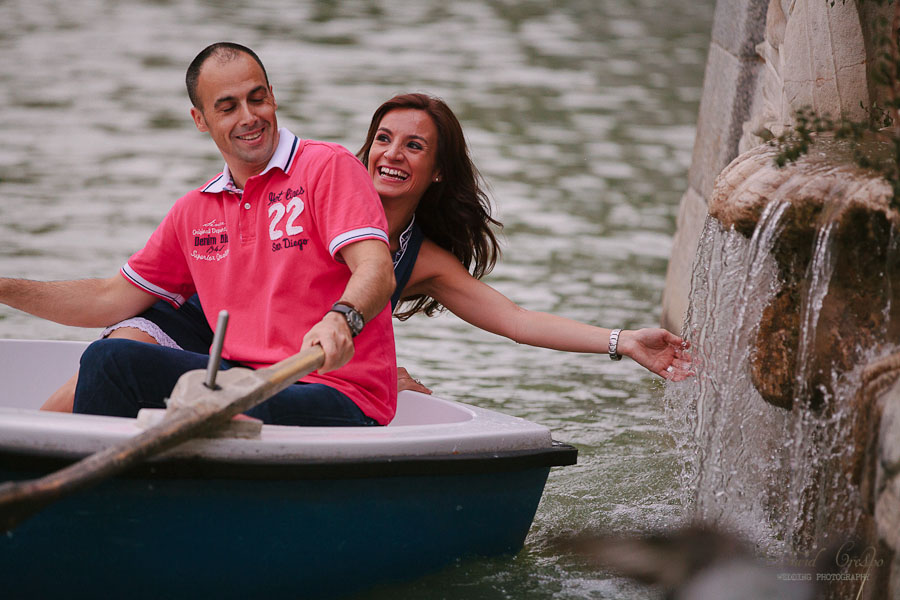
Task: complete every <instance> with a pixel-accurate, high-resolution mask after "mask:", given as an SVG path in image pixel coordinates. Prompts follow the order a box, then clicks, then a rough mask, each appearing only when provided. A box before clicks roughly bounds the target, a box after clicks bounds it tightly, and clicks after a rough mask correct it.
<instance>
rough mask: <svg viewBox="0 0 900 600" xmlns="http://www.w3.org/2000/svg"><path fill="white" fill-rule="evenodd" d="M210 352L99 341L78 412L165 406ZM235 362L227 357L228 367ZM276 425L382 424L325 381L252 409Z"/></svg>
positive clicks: (82, 382) (85, 371)
mask: <svg viewBox="0 0 900 600" xmlns="http://www.w3.org/2000/svg"><path fill="white" fill-rule="evenodd" d="M208 361H209V356H208V355H206V354H199V353H196V352H188V351H187V350H176V349H173V348H164V347H162V346H156V345H154V344H145V343H143V342H135V341H133V340H126V339H115V338H113V339H105V340H98V341H96V342H94V343H93V344H91V345H90V346H88V348H87V350H85V351H84V354H82V356H81V370H80V371H79V374H78V386H77V387H76V388H75V412H76V413H85V414H93V415H111V416H116V417H136V416H137V413H138V411H139V410H140V409H142V408H165V403H164V402H163V400H164V399H165V398H167V397H168V396H169V394H171V393H172V388H174V387H175V382H176V381H178V378H179V377H180V376H181V375H182V374H183V373H185V372H187V371H190V370H193V369H205V368H206V364H207V362H208ZM233 366H235V365H234V364H230V363H228V361H225V360H223V361H222V367H221V368H222V369H228V368H231V367H233ZM244 414H246V415H249V416H251V417H255V418H257V419H261V420H262V421H263V423H269V424H275V425H308V426H323V427H328V426H332V427H336V426H352V425H377V424H378V423H377V422H376V421H375V420H374V419H372V418H370V417H368V416H366V415H365V414H364V413H363V412H362V411H361V410H360V409H359V407H358V406H356V404H355V403H354V402H353V401H352V400H351V399H350V398H348V397H347V396H346V395H344V394H343V393H341V392H339V391H337V390H336V389H334V388H332V387H329V386H327V385H323V384H321V383H295V384H294V385H292V386H290V387H289V388H287V389H286V390H283V391H281V392H279V393H278V394H276V395H274V396H272V397H271V398H269V399H268V400H266V401H265V402H263V403H262V404H259V405H257V406H255V407H254V408H251V409H250V410H248V411H247V412H246V413H244Z"/></svg>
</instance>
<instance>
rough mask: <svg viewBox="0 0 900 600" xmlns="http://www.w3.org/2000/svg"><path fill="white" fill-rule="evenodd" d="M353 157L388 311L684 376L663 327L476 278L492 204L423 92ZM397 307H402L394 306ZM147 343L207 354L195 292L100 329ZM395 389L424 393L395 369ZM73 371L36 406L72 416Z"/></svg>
mask: <svg viewBox="0 0 900 600" xmlns="http://www.w3.org/2000/svg"><path fill="white" fill-rule="evenodd" d="M357 156H358V157H359V158H360V160H362V161H363V163H364V164H365V165H366V166H367V167H368V170H369V174H370V175H371V177H372V181H373V183H374V185H375V189H376V190H377V191H378V194H379V196H380V197H381V202H382V204H383V205H384V211H385V214H386V215H387V220H388V227H389V232H388V233H389V236H390V243H391V253H392V254H393V255H394V273H395V276H396V279H397V288H396V290H395V292H394V295H393V297H392V298H391V305H392V307H393V308H394V312H395V315H396V316H397V318H398V319H400V320H405V319H408V318H409V317H411V316H412V315H414V314H416V313H418V312H423V313H425V314H426V315H428V316H432V315H433V314H434V313H435V312H437V311H439V310H442V309H443V308H447V309H449V310H450V311H451V312H453V313H454V314H456V315H457V316H459V317H460V318H462V319H464V320H466V321H468V322H469V323H471V324H472V325H475V326H476V327H480V328H481V329H484V330H486V331H490V332H492V333H496V334H498V335H502V336H505V337H508V338H510V339H511V340H514V341H516V342H518V343H521V344H529V345H532V346H541V347H544V348H552V349H555V350H566V351H570V352H593V353H603V354H607V353H608V354H609V355H610V357H611V358H614V359H618V358H621V356H628V357H630V358H632V359H633V360H634V361H636V362H637V363H638V364H640V365H641V366H643V367H645V368H646V369H648V370H649V371H651V372H652V373H655V374H657V375H659V376H661V377H664V378H666V379H673V380H680V379H684V378H685V377H687V376H688V374H689V369H690V358H689V357H688V356H687V354H686V353H685V348H686V344H685V343H684V341H683V340H682V339H681V338H680V337H678V336H676V335H674V334H672V333H670V332H669V331H666V330H665V329H658V328H653V329H639V330H635V331H630V330H619V329H614V330H610V329H604V328H600V327H593V326H591V325H586V324H583V323H578V322H576V321H572V320H571V319H566V318H563V317H558V316H555V315H551V314H548V313H542V312H535V311H529V310H526V309H523V308H521V307H519V306H517V305H516V304H515V303H513V302H512V301H511V300H509V299H508V298H506V297H505V296H504V295H503V294H501V293H500V292H498V291H496V290H495V289H493V288H492V287H490V286H489V285H487V284H485V283H484V282H482V281H481V277H483V276H484V275H485V274H486V273H488V272H489V271H490V270H491V268H492V267H493V266H494V263H495V262H496V260H497V257H498V256H499V254H500V251H499V248H498V244H497V239H496V237H495V236H494V234H493V232H492V230H491V226H499V225H500V224H499V223H498V222H497V221H496V220H495V219H493V218H492V217H491V216H490V203H489V201H488V197H487V195H486V194H485V192H484V190H483V189H482V185H481V177H480V175H479V174H478V171H477V170H476V168H475V166H474V165H473V164H472V160H471V158H470V157H469V151H468V147H467V146H466V142H465V138H464V136H463V132H462V127H461V126H460V124H459V121H458V120H457V118H456V116H455V115H454V114H453V112H452V111H451V110H450V108H449V107H448V106H447V105H446V104H445V103H444V102H443V101H442V100H440V99H438V98H435V97H432V96H428V95H426V94H403V95H400V96H396V97H394V98H391V99H390V100H388V101H387V102H385V103H384V104H382V105H381V106H380V107H379V108H378V110H376V111H375V114H374V115H373V116H372V121H371V123H370V125H369V131H368V133H367V135H366V141H365V143H364V144H363V147H362V148H361V149H360V151H359V152H358V153H357ZM398 305H399V308H398ZM105 335H110V336H112V337H125V338H128V339H136V340H139V341H145V342H149V343H162V344H164V345H174V346H176V347H182V348H184V349H186V350H192V351H195V352H207V351H208V349H209V345H210V342H211V340H212V331H211V330H210V328H209V325H208V324H207V322H206V319H205V318H204V316H203V312H202V309H201V308H200V304H199V300H198V299H197V298H196V296H195V297H194V298H193V299H192V300H191V301H189V302H188V303H187V304H185V306H183V307H182V308H181V309H178V310H175V309H173V308H172V307H171V306H169V305H168V304H166V303H165V302H160V303H158V304H157V305H156V306H154V307H153V308H151V309H150V310H149V311H147V312H146V313H144V314H143V315H141V317H139V318H137V319H129V320H127V321H123V322H122V323H119V324H117V325H114V326H113V327H112V328H110V330H108V331H107V332H105ZM398 377H399V381H398V387H399V389H400V390H404V389H408V390H414V391H420V392H424V393H430V390H428V389H427V388H426V387H424V386H423V385H421V384H420V383H419V382H418V381H416V380H415V379H413V378H412V377H410V375H409V374H408V373H407V372H406V370H405V369H403V368H400V369H398ZM76 381H77V375H76V376H74V377H72V379H70V380H69V382H68V383H66V384H65V385H64V386H63V387H62V388H61V389H60V390H58V391H57V392H56V393H55V394H54V395H53V396H52V397H51V398H50V399H49V400H48V401H47V402H46V403H45V404H44V406H43V408H44V409H45V410H60V411H71V410H72V399H73V397H74V390H75V382H76Z"/></svg>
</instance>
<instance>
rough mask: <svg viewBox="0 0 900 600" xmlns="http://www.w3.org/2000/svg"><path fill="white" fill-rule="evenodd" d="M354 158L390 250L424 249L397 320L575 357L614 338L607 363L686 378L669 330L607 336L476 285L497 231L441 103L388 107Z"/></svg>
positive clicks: (403, 289)
mask: <svg viewBox="0 0 900 600" xmlns="http://www.w3.org/2000/svg"><path fill="white" fill-rule="evenodd" d="M357 156H359V158H360V159H361V160H362V161H363V163H365V164H366V165H367V167H368V169H369V174H370V175H371V176H372V181H373V182H374V184H375V189H376V190H377V191H378V194H379V196H380V197H381V202H382V205H383V206H384V210H385V214H386V215H387V218H388V226H389V229H390V231H389V235H390V242H391V251H392V252H399V251H401V250H404V255H405V254H407V253H414V252H416V251H418V256H417V257H416V258H414V259H413V260H412V261H410V260H409V257H407V256H404V257H405V258H406V259H407V264H411V265H412V268H411V270H410V272H409V273H406V272H403V271H402V270H399V269H396V270H395V274H396V276H397V291H395V296H394V297H395V298H396V299H399V300H401V302H402V305H401V306H400V308H399V309H396V310H395V315H396V316H397V318H399V319H401V320H403V319H407V318H409V317H410V316H412V315H413V314H415V313H417V312H424V313H425V314H427V315H429V316H431V315H432V314H434V312H435V311H437V310H440V309H441V307H444V308H447V309H449V310H450V311H451V312H453V313H454V314H456V315H457V316H459V317H460V318H462V319H464V320H466V321H468V322H469V323H471V324H472V325H475V326H476V327H480V328H481V329H484V330H486V331H490V332H492V333H496V334H499V335H503V336H505V337H508V338H510V339H512V340H514V341H516V342H519V343H522V344H529V345H532V346H541V347H545V348H552V349H555V350H567V351H571V352H595V353H608V352H609V351H610V337H611V336H612V337H613V338H616V337H617V338H618V342H617V346H616V345H615V344H616V342H615V340H614V341H613V344H614V346H613V348H612V350H613V353H612V354H611V356H619V355H625V356H629V357H631V358H632V359H633V360H635V361H636V362H638V363H639V364H640V365H642V366H643V367H645V368H647V369H648V370H650V371H651V372H653V373H656V374H657V375H660V376H661V377H664V378H666V379H683V378H684V377H686V376H687V374H688V369H689V367H690V361H689V358H688V357H687V356H686V355H685V354H684V347H685V344H684V342H683V341H682V340H681V338H679V337H678V336H676V335H674V334H672V333H670V332H668V331H666V330H664V329H640V330H637V331H620V330H612V331H611V330H609V329H603V328H599V327H592V326H590V325H585V324H582V323H578V322H576V321H572V320H570V319H565V318H563V317H558V316H555V315H550V314H547V313H540V312H534V311H529V310H525V309H523V308H521V307H519V306H517V305H516V304H514V303H513V302H512V301H511V300H509V299H508V298H506V297H505V296H503V295H502V294H501V293H499V292H498V291H496V290H495V289H493V288H492V287H490V286H489V285H487V284H485V283H483V282H482V281H480V278H481V277H482V276H483V275H484V274H485V273H487V272H489V271H490V269H491V268H492V267H493V265H494V263H495V261H496V259H497V257H498V255H499V250H498V247H497V240H496V238H495V237H494V234H493V233H492V231H491V228H490V227H491V225H499V223H497V221H495V220H494V219H493V218H491V216H490V212H489V203H488V199H487V196H486V194H485V193H484V191H483V190H482V187H481V185H480V177H479V175H478V172H477V170H476V169H475V166H474V165H473V164H472V161H471V159H470V158H469V153H468V148H467V147H466V143H465V138H464V137H463V133H462V127H461V126H460V124H459V121H458V120H457V119H456V116H455V115H454V114H453V112H452V111H451V110H450V108H449V107H448V106H447V105H446V104H445V103H444V102H443V101H441V100H440V99H438V98H434V97H431V96H427V95H425V94H404V95H401V96H396V97H394V98H392V99H390V100H388V101H387V102H385V103H384V104H382V105H381V106H380V107H379V108H378V110H376V111H375V114H374V115H373V117H372V121H371V123H370V125H369V131H368V134H367V136H366V141H365V144H364V145H363V147H362V149H361V150H360V151H359V152H358V153H357ZM407 236H408V238H409V241H407V242H405V249H404V248H403V247H402V246H403V245H404V244H403V243H401V242H404V238H405V237H407ZM417 240H419V242H420V244H421V245H420V246H419V247H418V248H417V247H416V241H417ZM395 262H396V261H395ZM470 271H471V273H470ZM400 377H401V381H400V382H399V383H400V389H416V390H419V391H426V390H425V389H424V388H423V387H422V386H420V385H417V383H416V382H415V381H414V380H411V379H404V377H407V378H408V375H407V374H405V373H404V372H401V373H400Z"/></svg>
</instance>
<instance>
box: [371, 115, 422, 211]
mask: <svg viewBox="0 0 900 600" xmlns="http://www.w3.org/2000/svg"><path fill="white" fill-rule="evenodd" d="M437 143H438V139H437V127H435V125H434V121H432V120H431V117H430V116H429V115H428V113H426V112H425V111H422V110H418V109H415V108H397V109H394V110H392V111H390V112H389V113H387V114H386V115H384V117H382V119H381V123H379V125H378V130H377V131H376V132H375V139H373V140H372V147H371V148H370V149H369V164H368V167H369V175H371V176H372V182H373V183H374V184H375V189H376V190H377V191H378V195H379V196H381V201H382V202H389V201H398V200H402V201H408V202H414V203H418V201H419V200H420V199H421V198H422V194H424V193H425V190H426V189H428V186H429V185H431V184H432V183H433V182H434V180H435V178H439V177H440V172H439V171H438V169H437V166H436V164H435V162H436V159H437Z"/></svg>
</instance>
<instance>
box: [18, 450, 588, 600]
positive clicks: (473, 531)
mask: <svg viewBox="0 0 900 600" xmlns="http://www.w3.org/2000/svg"><path fill="white" fill-rule="evenodd" d="M571 450H572V453H574V449H571ZM557 458H559V457H557ZM501 462H502V461H501ZM423 466H424V465H420V467H423ZM419 470H422V469H421V468H420V469H419ZM437 470H438V471H440V470H441V469H440V468H439V469H437ZM549 471H550V468H549V466H537V467H531V468H521V469H516V470H512V471H493V470H489V471H485V472H480V473H474V474H460V473H448V474H438V475H428V474H416V475H396V476H378V477H374V478H373V477H364V476H360V477H351V478H340V479H331V478H324V479H280V480H279V479H255V478H249V479H243V480H235V479H218V478H207V479H194V478H187V477H186V478H177V477H176V478H171V477H169V478H153V477H151V478H124V479H117V480H114V481H111V482H107V483H105V484H102V485H100V486H98V487H97V488H94V489H92V490H89V491H86V492H83V493H81V494H78V495H77V496H73V497H71V498H68V499H66V500H63V501H62V502H60V503H58V504H56V505H54V506H52V507H50V508H48V509H46V510H45V511H44V512H42V513H41V514H40V515H39V516H37V517H35V518H32V519H31V520H29V521H26V522H25V523H23V524H22V525H20V526H19V527H18V528H16V529H15V530H14V531H13V532H11V533H9V534H7V535H6V536H5V537H3V538H2V542H0V565H2V571H4V573H5V574H4V577H3V588H4V590H3V597H4V598H11V599H12V598H23V599H24V598H56V597H60V598H62V597H66V598H77V597H84V598H97V597H109V598H129V599H138V598H154V599H156V598H203V597H214V598H265V599H267V600H271V599H275V598H336V597H341V596H346V595H348V594H352V593H353V592H357V591H360V590H362V589H365V588H367V587H370V586H373V585H375V584H379V583H384V582H390V581H397V580H404V579H410V578H414V577H417V576H421V575H423V574H425V573H427V572H430V571H434V570H436V569H438V568H440V567H441V566H444V565H446V564H448V563H450V562H452V561H453V560H455V559H458V558H461V557H468V556H493V555H502V554H514V553H515V552H517V551H518V550H519V549H521V547H522V545H523V542H524V539H525V536H526V534H527V532H528V529H529V527H530V525H531V522H532V520H533V518H534V515H535V511H536V510H537V506H538V502H539V501H540V498H541V493H542V491H543V488H544V484H545V482H546V479H547V476H548V473H549ZM37 474H38V473H32V474H30V475H37ZM23 476H28V474H23V473H22V472H15V473H14V472H10V471H8V470H7V471H2V470H0V480H6V479H18V478H21V477H23Z"/></svg>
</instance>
